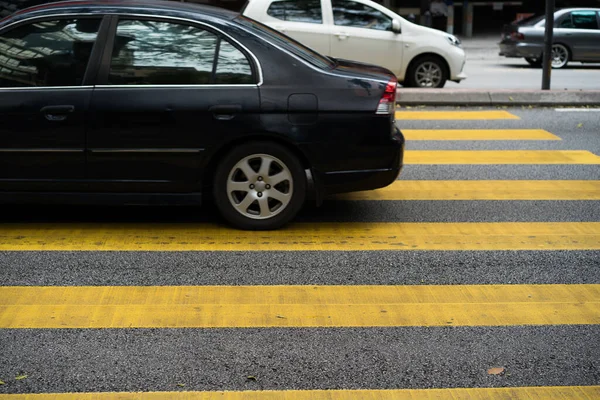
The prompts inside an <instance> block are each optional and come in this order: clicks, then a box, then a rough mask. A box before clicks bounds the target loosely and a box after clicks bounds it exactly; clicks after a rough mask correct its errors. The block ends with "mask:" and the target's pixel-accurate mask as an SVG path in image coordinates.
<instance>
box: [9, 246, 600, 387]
mask: <svg viewBox="0 0 600 400" xmlns="http://www.w3.org/2000/svg"><path fill="white" fill-rule="evenodd" d="M0 270H1V271H2V274H0V284H1V285H5V286H6V285H13V286H19V285H23V286H29V285H42V286H45V285H49V286H61V285H65V286H72V285H76V286H85V285H90V286H96V285H100V286H102V285H117V286H121V285H141V286H151V285H159V286H162V285H313V284H314V285H422V284H426V285H438V284H440V285H442V284H443V285H446V284H451V285H457V284H460V285H467V284H538V283H564V284H567V283H600V251H423V252H418V251H370V252H363V251H360V252H359V251H357V252H340V251H331V252H320V251H308V252H307V251H301V252H276V251H272V252H241V251H240V252H114V251H107V252H37V251H32V252H4V253H0ZM0 379H1V378H0Z"/></svg>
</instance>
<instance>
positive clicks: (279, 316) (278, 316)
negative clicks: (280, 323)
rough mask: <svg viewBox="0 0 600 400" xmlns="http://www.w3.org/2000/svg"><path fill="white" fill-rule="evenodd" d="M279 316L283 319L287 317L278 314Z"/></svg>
mask: <svg viewBox="0 0 600 400" xmlns="http://www.w3.org/2000/svg"><path fill="white" fill-rule="evenodd" d="M277 318H281V319H287V318H286V317H284V316H283V315H279V314H278V315H277Z"/></svg>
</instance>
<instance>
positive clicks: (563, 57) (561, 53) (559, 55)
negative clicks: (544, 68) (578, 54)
mask: <svg viewBox="0 0 600 400" xmlns="http://www.w3.org/2000/svg"><path fill="white" fill-rule="evenodd" d="M568 62H569V50H567V48H566V47H565V46H563V45H562V44H555V45H553V46H552V68H562V67H564V66H565V65H567V63H568Z"/></svg>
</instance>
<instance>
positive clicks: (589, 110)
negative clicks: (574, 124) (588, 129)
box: [554, 108, 600, 112]
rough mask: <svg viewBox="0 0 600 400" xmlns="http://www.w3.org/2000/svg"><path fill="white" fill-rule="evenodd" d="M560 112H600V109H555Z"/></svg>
mask: <svg viewBox="0 0 600 400" xmlns="http://www.w3.org/2000/svg"><path fill="white" fill-rule="evenodd" d="M554 111H558V112H600V108H555V109H554Z"/></svg>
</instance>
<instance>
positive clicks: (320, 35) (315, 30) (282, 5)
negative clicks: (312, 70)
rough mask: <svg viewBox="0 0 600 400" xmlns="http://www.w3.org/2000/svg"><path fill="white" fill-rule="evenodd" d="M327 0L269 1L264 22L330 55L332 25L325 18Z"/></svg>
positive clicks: (319, 51)
mask: <svg viewBox="0 0 600 400" xmlns="http://www.w3.org/2000/svg"><path fill="white" fill-rule="evenodd" d="M324 1H327V0H275V1H272V2H270V3H267V4H268V6H267V9H266V11H265V14H266V15H265V16H264V22H265V23H266V24H267V25H269V26H270V27H272V28H274V29H276V30H278V31H280V32H282V33H284V34H286V35H287V36H289V37H291V38H293V39H295V40H297V41H298V42H300V43H302V44H304V45H305V46H307V47H310V48H311V49H313V50H315V51H317V52H318V53H321V54H325V55H329V54H330V48H329V40H328V39H329V34H330V30H331V25H330V24H329V23H327V21H325V20H324V19H323V7H322V3H323V2H324Z"/></svg>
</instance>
